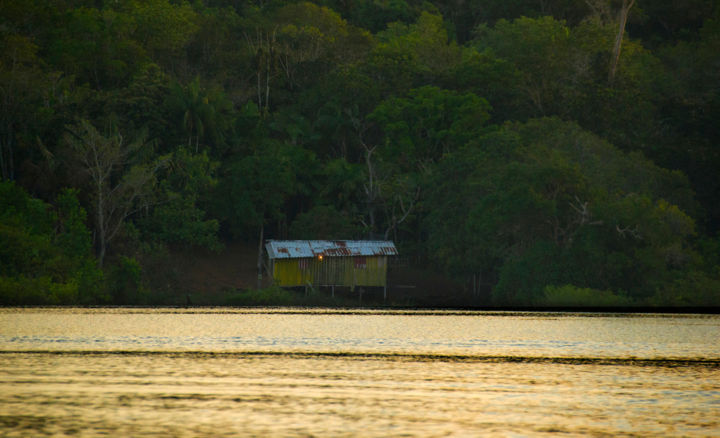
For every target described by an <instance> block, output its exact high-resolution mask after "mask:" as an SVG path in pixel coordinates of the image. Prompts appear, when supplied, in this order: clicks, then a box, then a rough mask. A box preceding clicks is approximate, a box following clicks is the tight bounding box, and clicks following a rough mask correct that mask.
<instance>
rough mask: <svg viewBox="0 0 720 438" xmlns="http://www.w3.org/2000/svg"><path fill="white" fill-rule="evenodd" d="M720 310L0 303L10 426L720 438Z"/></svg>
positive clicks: (111, 431)
mask: <svg viewBox="0 0 720 438" xmlns="http://www.w3.org/2000/svg"><path fill="white" fill-rule="evenodd" d="M28 315H30V317H29V318H28ZM78 316H79V317H78ZM178 316H180V318H177V317H178ZM328 317H329V319H328ZM10 322H12V323H17V325H15V326H10V325H9V323H10ZM599 322H600V323H603V324H605V325H604V327H605V328H604V329H601V327H602V324H600V325H598V323H599ZM719 322H720V321H719V320H718V318H716V317H692V316H689V317H681V318H674V317H671V316H663V317H657V318H646V317H638V318H634V317H631V316H628V317H626V318H618V317H613V316H607V317H605V316H588V317H583V316H581V315H580V316H578V315H568V316H562V315H550V316H542V315H541V316H538V315H535V316H533V315H504V316H488V315H457V314H450V315H415V316H414V315H386V314H376V313H371V314H361V315H358V314H330V315H318V314H287V313H275V312H272V311H270V312H266V313H262V312H257V313H255V312H251V313H220V312H209V313H184V312H180V313H176V312H175V311H165V312H164V311H157V312H147V311H146V312H140V311H134V310H133V311H131V312H123V311H117V309H112V311H111V312H106V311H97V312H92V311H89V312H84V311H78V312H77V313H74V312H71V311H67V310H49V311H45V312H42V311H34V310H33V311H30V312H25V311H19V310H18V311H16V312H15V313H13V312H10V311H0V329H1V330H0V435H2V436H50V435H52V436H63V435H66V436H97V435H102V434H107V435H110V436H363V437H366V436H369V437H379V436H481V435H484V436H512V435H519V436H528V435H530V436H544V435H547V436H550V435H556V434H558V433H565V434H571V435H600V436H623V435H625V436H658V435H660V436H713V435H718V434H720V420H719V419H720V361H718V358H719V356H718V353H717V347H716V346H715V345H716V339H717V338H708V336H714V335H715V334H717V331H716V330H717V327H718V324H719ZM298 324H300V326H298ZM583 324H586V327H585V328H583V327H582V326H583ZM533 325H537V326H538V327H540V329H537V330H534V329H533V328H532V326H533ZM653 329H654V330H655V331H656V332H655V333H653V334H645V335H643V330H653ZM623 330H625V331H626V333H624V335H625V336H624V339H620V338H617V339H616V338H615V337H616V336H620V335H623ZM539 333H544V337H543V336H542V335H541V334H539ZM161 339H163V340H164V341H161ZM238 339H241V340H242V342H239V341H237V340H238ZM403 339H406V340H407V343H406V344H403V343H402V340H403ZM258 340H260V341H258ZM302 340H305V341H302ZM333 340H334V342H333ZM98 341H99V342H98ZM479 341H486V342H484V343H483V342H479ZM163 342H164V343H163ZM203 342H205V343H203ZM303 342H304V343H303ZM378 343H379V344H378ZM628 346H630V347H633V346H634V347H637V348H639V349H640V350H639V351H640V354H634V353H632V352H631V353H630V354H627V352H628V348H629V347H628ZM494 348H497V349H499V351H495V350H493V349H494ZM533 348H537V350H533ZM263 350H265V351H263ZM513 352H516V353H518V352H519V353H522V354H513ZM547 352H550V353H551V354H550V355H545V354H544V353H547ZM588 352H590V353H593V354H590V355H588V354H585V353H588ZM663 352H664V353H667V354H663ZM643 357H644V358H645V359H642V358H643ZM638 358H639V359H638ZM668 358H669V359H668Z"/></svg>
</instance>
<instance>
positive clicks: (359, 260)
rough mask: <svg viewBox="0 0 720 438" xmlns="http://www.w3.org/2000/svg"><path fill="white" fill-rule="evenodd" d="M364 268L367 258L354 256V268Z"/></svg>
mask: <svg viewBox="0 0 720 438" xmlns="http://www.w3.org/2000/svg"><path fill="white" fill-rule="evenodd" d="M365 268H367V258H365V257H355V269H365Z"/></svg>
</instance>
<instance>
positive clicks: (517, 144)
mask: <svg viewBox="0 0 720 438" xmlns="http://www.w3.org/2000/svg"><path fill="white" fill-rule="evenodd" d="M719 53H720V6H718V3H717V2H716V1H714V0H684V1H680V2H678V1H671V0H652V1H650V0H637V1H632V0H623V1H620V0H585V1H567V0H546V1H531V0H514V1H507V0H487V1H482V2H477V1H467V2H446V1H445V0H433V1H431V2H420V1H417V0H393V1H377V0H357V1H354V2H337V1H335V0H319V2H318V3H310V2H295V1H292V0H269V1H259V2H253V1H248V2H238V1H235V0H196V1H194V2H189V1H186V0H127V1H121V2H117V1H108V0H4V1H3V2H0V170H1V172H2V175H1V176H2V179H1V182H0V206H1V208H0V219H1V220H0V303H2V304H6V305H7V304H78V303H80V304H93V303H110V302H111V303H117V304H130V303H148V304H152V303H161V302H163V296H164V295H163V293H166V292H167V291H168V290H169V289H171V288H172V285H171V282H170V281H169V280H168V278H167V276H166V275H165V274H166V273H167V272H169V271H170V270H169V269H167V266H168V263H169V258H168V257H169V256H168V254H169V252H171V250H173V249H177V248H193V247H204V248H209V249H219V248H221V247H222V243H223V242H224V241H230V240H235V239H245V240H248V241H255V242H257V239H263V238H389V239H393V240H395V241H396V243H397V244H398V245H399V246H400V248H401V252H402V253H403V254H406V255H408V254H412V255H413V257H412V259H413V261H414V263H417V264H419V265H420V266H421V267H424V268H427V269H434V270H436V271H438V272H440V273H443V274H445V275H447V276H448V277H449V278H452V279H453V280H454V281H456V282H457V284H458V285H459V287H458V290H457V291H448V293H454V294H456V295H459V296H463V297H466V298H462V299H461V300H460V301H463V300H465V301H464V302H465V303H466V304H468V305H470V304H498V305H508V304H509V305H582V304H588V305H613V304H617V305H634V304H640V305H680V306H683V305H693V306H697V305H720V238H718V232H719V231H720V178H718V177H717V169H720V124H718V123H717V120H718V119H720V56H718V54H719ZM163 266H165V267H166V269H162V268H161V267H163ZM452 301H453V302H458V299H457V296H456V297H454V299H453V300H452Z"/></svg>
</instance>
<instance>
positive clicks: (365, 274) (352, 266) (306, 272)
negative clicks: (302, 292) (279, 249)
mask: <svg viewBox="0 0 720 438" xmlns="http://www.w3.org/2000/svg"><path fill="white" fill-rule="evenodd" d="M363 259H364V261H365V264H364V267H356V266H357V264H356V260H355V257H324V258H323V259H322V260H320V259H318V258H305V259H275V260H273V263H272V270H273V279H274V282H275V284H276V285H278V286H288V287H291V286H307V285H311V286H349V287H351V288H354V287H355V286H385V285H386V284H387V256H366V257H364V258H363Z"/></svg>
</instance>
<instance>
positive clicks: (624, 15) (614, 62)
mask: <svg viewBox="0 0 720 438" xmlns="http://www.w3.org/2000/svg"><path fill="white" fill-rule="evenodd" d="M634 4H635V0H623V4H622V7H621V8H620V11H619V12H618V32H617V35H615V45H614V46H613V52H612V59H611V60H610V70H609V71H608V83H609V84H610V85H612V84H613V82H614V81H615V74H616V73H617V67H618V64H619V63H620V49H621V47H622V40H623V37H624V36H625V26H626V25H627V19H628V15H629V14H630V9H632V7H633V5H634Z"/></svg>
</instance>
